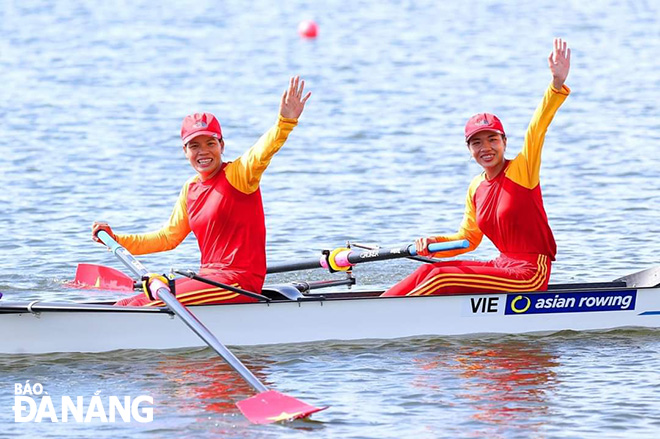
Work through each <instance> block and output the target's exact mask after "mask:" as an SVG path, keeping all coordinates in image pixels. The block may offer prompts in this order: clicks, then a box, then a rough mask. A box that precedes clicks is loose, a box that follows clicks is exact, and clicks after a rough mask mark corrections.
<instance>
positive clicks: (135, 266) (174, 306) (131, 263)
mask: <svg viewBox="0 0 660 439" xmlns="http://www.w3.org/2000/svg"><path fill="white" fill-rule="evenodd" d="M97 236H98V237H99V239H100V240H101V241H102V242H103V243H104V244H105V245H106V246H108V248H109V249H110V250H112V252H113V253H114V254H115V255H116V256H117V257H118V258H119V260H121V261H122V262H123V263H124V265H126V267H128V269H129V270H131V271H132V272H133V273H135V274H136V275H137V276H140V277H142V276H145V275H147V274H149V271H148V270H147V269H146V268H145V267H144V265H142V263H141V262H140V261H138V260H137V259H135V256H133V255H132V254H130V253H129V251H128V250H126V249H125V248H124V247H122V246H121V245H119V243H118V242H117V241H115V240H114V239H113V238H112V237H111V236H110V235H109V234H108V233H107V232H105V231H104V230H101V231H100V232H99V233H98V234H97ZM151 283H152V285H154V287H155V288H156V294H157V296H158V299H160V300H162V301H163V302H164V303H165V304H166V305H167V307H168V308H169V309H170V311H172V312H173V313H174V314H176V315H177V316H178V317H179V318H180V319H181V320H183V322H184V323H185V324H186V325H187V326H188V327H189V328H190V329H192V330H193V331H194V332H195V333H196V334H197V335H198V336H199V337H200V338H201V339H202V340H204V342H206V344H208V345H209V346H210V347H211V348H213V350H215V351H216V352H217V353H218V355H220V356H221V357H222V359H223V360H225V362H227V364H229V366H231V367H232V368H233V369H234V370H235V371H236V372H237V373H238V374H239V375H240V376H241V377H243V379H244V380H245V381H247V382H248V384H250V385H251V386H252V387H253V388H254V389H255V390H256V391H257V392H266V391H268V388H267V387H266V386H264V385H263V384H262V383H261V381H259V379H258V378H257V377H256V376H254V374H253V373H252V372H250V370H249V369H248V368H247V367H245V366H244V365H243V363H241V361H240V360H239V359H238V358H236V356H235V355H234V354H232V353H231V351H230V350H229V349H227V348H226V347H225V346H224V345H223V344H222V343H220V341H218V339H217V338H216V337H215V336H214V335H213V333H211V331H209V330H208V329H207V328H206V326H204V324H203V323H202V322H200V321H199V320H198V319H197V317H195V315H194V314H193V313H191V312H190V311H189V310H188V308H186V307H185V306H183V305H182V304H181V302H179V301H178V300H177V299H176V297H174V295H173V294H172V293H171V292H170V289H169V287H168V286H167V285H165V284H164V283H163V282H162V281H160V280H159V279H158V278H154V279H153V280H152V281H151Z"/></svg>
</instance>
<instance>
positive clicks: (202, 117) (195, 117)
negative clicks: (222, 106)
mask: <svg viewBox="0 0 660 439" xmlns="http://www.w3.org/2000/svg"><path fill="white" fill-rule="evenodd" d="M202 135H205V136H211V137H215V138H216V139H222V130H221V129H220V122H218V119H216V118H215V116H214V115H212V114H211V113H195V114H191V115H190V116H186V118H185V119H183V124H182V125H181V140H182V141H183V144H184V145H185V144H187V143H188V142H190V141H191V140H192V139H194V138H195V137H197V136H202Z"/></svg>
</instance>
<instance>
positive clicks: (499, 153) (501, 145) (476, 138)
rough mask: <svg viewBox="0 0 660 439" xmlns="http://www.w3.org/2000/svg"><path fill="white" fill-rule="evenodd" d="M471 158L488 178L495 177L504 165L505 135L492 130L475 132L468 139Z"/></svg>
mask: <svg viewBox="0 0 660 439" xmlns="http://www.w3.org/2000/svg"><path fill="white" fill-rule="evenodd" d="M468 149H469V150H470V154H471V155H472V158H474V160H475V161H476V162H477V163H478V164H479V165H481V167H483V168H484V170H485V171H486V175H487V176H488V177H489V178H492V177H495V176H496V175H497V174H498V173H499V171H500V170H501V169H502V167H503V166H504V151H505V150H506V137H504V136H503V135H501V134H499V133H496V132H494V131H482V132H480V133H476V134H475V135H473V136H472V137H470V140H469V141H468Z"/></svg>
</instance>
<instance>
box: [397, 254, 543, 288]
mask: <svg viewBox="0 0 660 439" xmlns="http://www.w3.org/2000/svg"><path fill="white" fill-rule="evenodd" d="M536 266H537V267H536V273H535V274H534V276H533V277H532V278H530V279H524V280H523V279H506V278H502V277H499V276H493V275H488V274H473V273H439V274H437V275H435V276H433V277H432V278H431V279H428V280H426V281H425V282H423V283H422V284H420V285H418V286H417V287H415V288H414V289H413V290H412V291H410V292H409V293H408V294H406V295H407V296H428V295H430V294H432V293H433V292H435V291H436V290H438V289H439V288H443V287H450V286H451V287H454V286H458V287H461V286H463V287H471V288H482V289H485V290H498V291H502V290H504V291H506V290H510V291H526V290H527V291H533V290H536V289H538V288H540V287H541V286H542V285H543V283H544V282H545V278H546V275H547V273H548V257H547V256H546V255H539V257H538V259H537V261H536Z"/></svg>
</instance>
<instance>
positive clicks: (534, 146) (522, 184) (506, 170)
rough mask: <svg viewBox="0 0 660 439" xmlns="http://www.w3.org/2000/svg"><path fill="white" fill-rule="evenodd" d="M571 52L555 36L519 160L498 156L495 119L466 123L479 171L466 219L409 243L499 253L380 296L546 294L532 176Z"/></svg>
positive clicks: (502, 137) (546, 265)
mask: <svg viewBox="0 0 660 439" xmlns="http://www.w3.org/2000/svg"><path fill="white" fill-rule="evenodd" d="M570 58H571V51H570V49H569V48H568V47H567V45H566V43H565V42H564V41H562V40H561V39H560V38H556V39H555V40H554V47H553V51H552V52H551V53H550V56H549V58H548V65H549V68H550V72H551V74H552V82H551V84H550V85H549V86H548V88H547V89H546V91H545V94H544V96H543V99H542V100H541V103H540V104H539V106H538V107H537V109H536V112H535V113H534V116H533V117H532V120H531V122H530V123H529V126H528V128H527V133H526V135H525V142H524V144H523V149H522V152H521V153H520V154H518V156H517V157H516V158H514V159H513V160H508V159H505V158H504V152H505V150H506V146H507V137H506V134H505V132H504V127H503V126H502V123H501V122H500V120H499V119H498V118H497V116H495V115H493V114H489V113H479V114H476V115H474V116H472V117H471V118H470V119H469V120H468V122H467V124H466V125H465V142H466V143H467V148H468V151H469V152H470V155H471V156H472V158H473V159H474V160H475V161H476V162H477V163H478V164H479V165H481V167H482V168H483V172H482V173H481V174H480V175H478V176H476V177H475V178H474V179H473V180H472V183H471V184H470V186H469V188H468V192H467V197H466V203H465V214H464V216H463V221H462V223H461V226H460V228H459V230H458V232H457V233H455V234H453V235H440V236H431V237H427V238H420V239H418V240H417V241H416V243H415V244H416V248H417V254H419V255H422V256H428V255H429V252H428V251H427V247H428V245H429V244H430V243H435V242H444V241H452V240H458V239H467V240H468V241H469V242H470V245H469V246H468V248H466V249H459V250H453V251H448V252H441V253H438V254H436V255H435V256H436V257H447V256H455V255H458V254H461V253H465V252H469V251H472V250H474V249H476V248H477V246H478V245H479V244H480V243H481V240H482V238H483V236H484V235H486V236H487V237H488V238H489V239H490V240H491V241H492V242H493V244H495V246H496V247H497V249H498V250H499V251H500V256H499V257H498V258H496V259H494V260H492V261H466V260H454V261H443V262H438V263H433V264H426V265H422V266H420V267H419V268H418V269H417V270H416V271H415V272H414V273H412V274H411V275H410V276H408V277H407V278H405V279H404V280H402V281H401V282H399V283H398V284H396V285H394V286H393V287H392V288H390V289H389V290H388V291H386V292H385V293H383V295H384V296H427V295H435V294H450V293H462V292H473V291H483V292H498V291H535V290H545V289H547V287H548V280H549V279H550V268H551V261H554V259H555V254H556V252H557V246H556V244H555V239H554V237H553V235H552V231H551V230H550V226H549V225H548V218H547V215H546V213H545V209H544V207H543V197H542V195H541V186H540V181H539V173H540V168H541V150H542V147H543V141H544V139H545V133H546V130H547V129H548V126H549V125H550V122H551V121H552V119H553V117H554V115H555V113H556V112H557V110H558V109H559V107H560V106H561V104H562V103H563V102H564V100H565V99H566V97H567V96H568V94H569V93H570V89H569V88H568V87H566V86H565V85H564V82H565V80H566V77H567V76H568V71H569V68H570Z"/></svg>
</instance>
